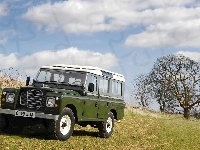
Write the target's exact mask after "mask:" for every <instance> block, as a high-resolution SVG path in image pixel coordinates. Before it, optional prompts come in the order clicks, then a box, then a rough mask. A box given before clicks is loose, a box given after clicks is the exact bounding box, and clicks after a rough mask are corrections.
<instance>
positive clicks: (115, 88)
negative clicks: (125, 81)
mask: <svg viewBox="0 0 200 150" xmlns="http://www.w3.org/2000/svg"><path fill="white" fill-rule="evenodd" d="M112 94H113V95H114V96H122V83H120V82H119V81H115V80H113V81H112Z"/></svg>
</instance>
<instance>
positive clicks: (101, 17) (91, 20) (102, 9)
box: [23, 0, 191, 34]
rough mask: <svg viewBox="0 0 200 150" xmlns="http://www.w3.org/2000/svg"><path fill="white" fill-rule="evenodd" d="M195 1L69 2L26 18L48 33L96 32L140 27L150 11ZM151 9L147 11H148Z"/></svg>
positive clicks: (33, 10) (35, 8)
mask: <svg viewBox="0 0 200 150" xmlns="http://www.w3.org/2000/svg"><path fill="white" fill-rule="evenodd" d="M190 2H191V0H185V1H184V2H183V1H181V0H176V1H175V2H165V1H160V2H158V1H157V0H151V1H150V2H147V1H145V2H141V1H140V0H133V1H130V0H107V1H100V0H94V1H89V0H85V1H81V0H75V1H74V0H69V1H62V2H55V3H53V4H51V3H45V4H41V5H37V6H33V7H31V8H29V10H28V11H27V12H26V13H25V14H24V15H23V17H24V18H26V19H27V20H30V21H32V22H34V23H36V24H37V25H38V27H39V28H41V27H42V26H45V27H46V28H45V29H46V31H47V32H53V31H54V30H55V29H57V28H59V29H62V30H64V31H65V32H72V33H77V34H80V33H92V32H100V31H108V30H109V31H113V30H121V29H124V28H126V27H128V26H130V25H134V24H140V23H141V19H145V18H147V19H148V18H149V15H151V12H149V11H148V8H152V7H162V6H163V7H164V6H169V5H170V6H171V5H175V6H183V5H185V4H188V3H190ZM146 10H147V11H146Z"/></svg>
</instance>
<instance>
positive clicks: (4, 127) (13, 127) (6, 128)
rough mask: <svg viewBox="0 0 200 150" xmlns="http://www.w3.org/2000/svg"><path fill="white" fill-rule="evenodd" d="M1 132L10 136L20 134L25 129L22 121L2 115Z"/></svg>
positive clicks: (0, 116)
mask: <svg viewBox="0 0 200 150" xmlns="http://www.w3.org/2000/svg"><path fill="white" fill-rule="evenodd" d="M0 122H1V123H0V130H1V131H2V132H4V133H8V134H18V133H20V132H21V131H22V130H23V129H24V125H23V124H21V121H20V120H18V119H14V118H13V116H7V117H6V115H2V114H1V115H0Z"/></svg>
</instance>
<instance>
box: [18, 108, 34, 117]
mask: <svg viewBox="0 0 200 150" xmlns="http://www.w3.org/2000/svg"><path fill="white" fill-rule="evenodd" d="M15 116H22V117H32V118H35V112H28V111H19V110H16V111H15Z"/></svg>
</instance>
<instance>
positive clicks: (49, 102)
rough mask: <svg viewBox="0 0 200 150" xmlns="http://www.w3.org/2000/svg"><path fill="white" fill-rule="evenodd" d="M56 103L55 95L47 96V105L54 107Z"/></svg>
mask: <svg viewBox="0 0 200 150" xmlns="http://www.w3.org/2000/svg"><path fill="white" fill-rule="evenodd" d="M54 105H55V97H47V101H46V106H47V107H54Z"/></svg>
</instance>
